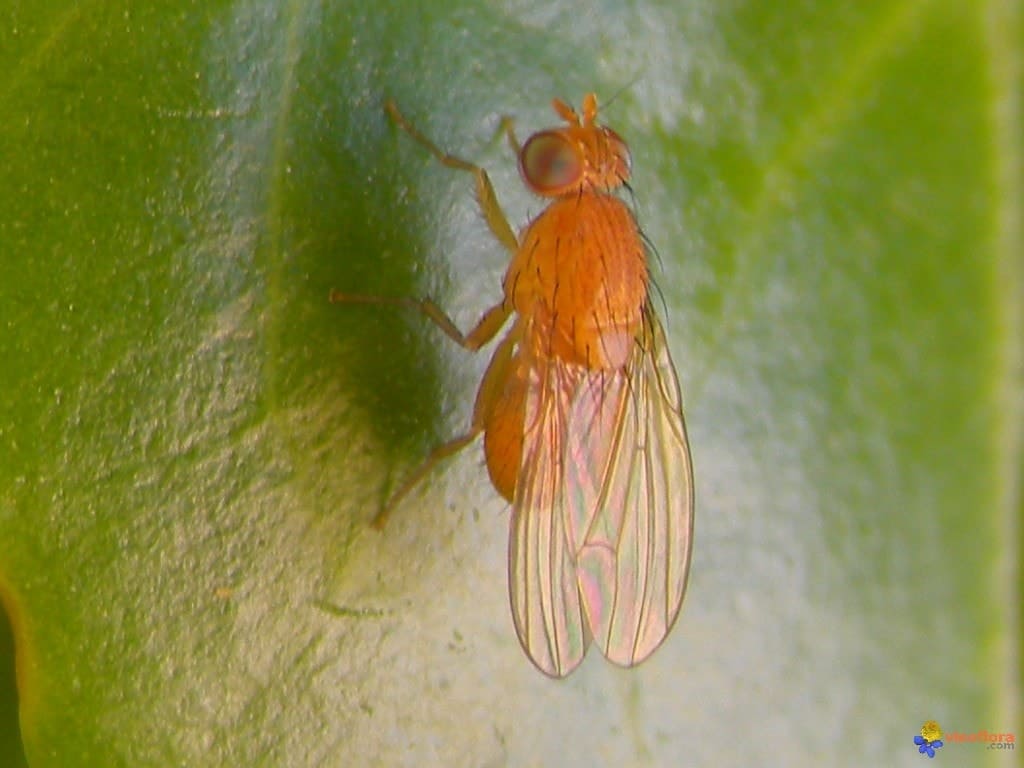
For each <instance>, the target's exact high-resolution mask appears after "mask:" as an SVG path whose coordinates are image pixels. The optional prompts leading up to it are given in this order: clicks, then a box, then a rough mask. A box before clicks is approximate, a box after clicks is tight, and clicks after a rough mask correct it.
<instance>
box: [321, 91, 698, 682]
mask: <svg viewBox="0 0 1024 768" xmlns="http://www.w3.org/2000/svg"><path fill="white" fill-rule="evenodd" d="M553 106H554V109H555V111H556V112H557V113H558V115H559V116H560V117H561V118H562V119H563V120H564V121H565V123H566V125H564V126H561V127H558V128H552V129H549V130H544V131H541V132H539V133H536V134H534V135H533V136H531V137H530V138H529V140H528V141H527V142H526V143H525V144H524V145H522V147H520V146H519V144H518V143H517V142H516V139H515V136H514V133H513V131H512V128H511V125H510V124H509V125H507V126H506V132H507V135H508V139H509V143H510V144H511V145H512V147H513V148H514V149H515V150H516V152H517V154H518V156H519V170H520V173H521V175H522V178H523V181H524V182H525V183H526V185H527V186H528V187H529V188H530V189H531V190H532V191H533V192H534V193H536V194H537V195H540V196H542V197H545V198H549V199H550V203H549V205H548V206H547V208H545V209H544V210H543V211H542V212H541V213H540V215H538V216H537V217H536V218H535V219H534V220H533V221H531V222H530V223H529V224H528V225H527V226H526V228H525V229H524V230H523V232H522V233H521V234H520V235H519V236H518V237H517V236H516V235H515V233H514V232H513V230H512V228H511V227H510V226H509V224H508V221H507V219H506V218H505V215H504V213H503V212H502V210H501V206H500V205H499V204H498V201H497V197H496V196H495V194H494V189H493V187H492V186H491V182H490V180H489V178H488V176H487V173H486V172H485V171H484V170H483V169H482V168H480V167H479V166H477V165H474V164H473V163H470V162H467V161H465V160H462V159H460V158H458V157H455V156H453V155H448V154H445V153H444V152H443V151H442V150H441V149H439V148H438V147H437V146H436V145H435V144H433V143H432V142H431V141H430V140H429V139H427V138H426V137H425V136H424V135H423V134H421V133H420V132H419V131H418V130H416V128H415V127H413V126H412V125H411V124H410V123H409V122H408V121H407V120H406V119H405V117H403V116H402V114H401V113H400V112H399V111H398V108H397V107H396V106H395V104H394V102H391V101H388V103H387V105H386V108H387V111H388V113H389V114H390V116H391V117H392V119H393V120H394V121H395V122H396V123H397V124H398V125H399V126H400V127H401V128H402V129H403V130H405V131H406V132H407V133H408V134H409V135H410V136H412V138H413V139H415V140H416V141H417V142H419V143H420V144H421V145H423V146H424V147H425V148H426V149H427V150H429V151H430V152H431V153H432V154H433V155H434V156H435V157H437V159H438V160H439V161H440V162H442V163H443V164H445V165H446V166H449V167H452V168H457V169H460V170H465V171H469V172H471V173H472V174H473V175H474V176H475V179H476V193H477V199H478V201H479V203H480V207H481V209H482V211H483V214H484V217H485V219H486V221H487V224H488V226H489V228H490V229H491V231H492V232H493V233H494V235H495V237H497V239H498V240H499V241H500V242H501V243H502V244H503V245H504V246H505V247H506V248H507V249H508V250H509V252H510V253H511V254H512V262H511V265H510V266H509V268H508V271H507V272H506V274H505V278H504V281H503V284H502V288H503V297H502V300H501V302H500V303H499V304H497V305H496V306H494V307H492V308H491V309H489V310H487V311H486V312H485V313H484V314H483V317H482V318H481V319H480V321H479V322H478V323H477V325H476V326H475V327H474V328H473V329H472V330H471V331H470V332H469V333H468V334H465V335H463V334H462V333H461V332H460V331H459V329H458V328H457V327H456V326H455V324H454V323H453V322H452V321H451V320H450V319H449V318H448V317H447V315H445V314H444V312H442V311H441V309H440V308H439V307H438V306H437V305H436V304H434V303H433V302H432V301H430V300H428V299H424V300H421V301H415V300H411V299H381V298H371V297H362V296H351V295H343V294H338V293H334V294H332V299H333V300H335V301H344V302H353V301H354V302H364V303H392V304H402V305H407V306H412V307H414V308H416V309H418V310H420V311H422V312H423V313H424V314H425V315H426V316H427V317H428V318H429V319H430V320H432V321H433V322H434V323H436V324H437V325H438V326H439V327H440V328H441V330H443V331H444V332H445V333H446V334H447V335H448V336H450V337H451V338H452V339H454V340H455V341H456V342H458V343H459V344H460V345H462V346H463V347H465V348H466V349H469V350H472V351H476V350H478V349H480V347H482V346H483V345H485V344H487V343H488V342H489V341H491V340H492V339H493V338H494V337H495V335H496V334H497V333H498V331H499V330H501V328H502V327H503V326H504V325H505V324H506V322H507V321H508V319H509V318H510V316H511V317H513V321H512V327H511V329H510V330H509V332H508V333H507V334H506V335H505V337H504V339H503V340H502V341H501V342H499V344H498V346H497V348H496V350H495V352H494V355H493V357H492V359H491V362H490V365H489V366H488V368H487V372H486V373H485V374H484V377H483V380H482V382H481V384H480V389H479V391H478V392H477V396H476V404H475V406H474V409H473V420H472V425H471V427H470V429H469V431H468V432H467V433H466V434H464V435H462V436H460V437H458V438H456V439H454V440H452V441H450V442H448V443H445V444H444V445H442V446H440V447H439V448H437V449H436V450H435V451H434V452H433V453H431V455H430V457H428V459H427V460H426V461H425V462H424V463H423V464H422V465H421V467H420V468H419V470H417V471H416V472H415V473H413V475H412V476H411V477H409V478H408V480H407V481H406V482H405V483H404V484H403V485H402V486H401V487H400V488H399V489H398V490H397V491H396V492H395V493H394V494H393V495H392V497H391V499H390V500H389V501H388V502H387V504H386V505H385V507H384V509H383V510H382V512H381V514H380V515H379V516H378V518H377V520H376V523H377V524H378V525H380V524H383V521H384V518H385V516H386V514H387V513H388V511H389V510H391V509H392V508H393V507H394V506H395V505H396V504H397V503H398V502H399V501H400V500H401V499H402V498H403V497H404V496H405V494H406V493H408V492H409V491H410V490H411V489H412V488H413V487H414V486H415V484H416V483H417V482H418V481H419V480H420V479H422V478H423V477H424V475H426V473H427V472H429V471H430V469H431V468H432V467H433V466H434V465H436V464H437V462H438V461H440V460H441V459H443V458H444V457H446V456H450V455H451V454H453V453H455V452H456V451H458V450H459V449H460V448H462V447H464V446H465V445H467V444H468V443H469V442H471V441H472V440H473V439H474V438H475V437H477V435H479V434H480V433H481V432H483V434H484V454H485V456H486V460H487V470H488V473H489V474H490V477H491V481H492V482H493V484H494V487H495V488H496V489H497V490H498V492H499V493H500V494H501V495H502V496H504V497H505V498H506V499H507V500H508V501H510V502H511V504H512V517H511V536H510V542H509V553H508V570H509V574H508V578H509V596H510V599H511V604H512V617H513V620H514V622H515V627H516V633H517V634H518V636H519V641H520V643H521V644H522V646H523V650H525V651H526V654H527V656H529V658H530V660H531V661H532V662H533V663H534V664H535V665H536V666H537V668H538V669H540V670H541V671H542V672H544V673H545V674H547V675H550V676H552V677H564V676H565V675H568V674H569V673H570V672H572V671H573V670H574V669H575V668H576V666H577V665H578V664H579V663H580V662H581V661H582V660H583V656H584V654H585V653H586V651H587V648H588V646H589V645H590V643H591V642H592V641H593V642H595V643H596V644H597V646H598V648H600V650H601V653H603V654H604V655H605V657H607V658H608V659H609V660H610V661H612V662H614V663H615V664H619V665H621V666H625V667H629V666H633V665H634V664H638V663H640V662H641V661H643V660H644V659H646V658H647V657H648V656H649V655H650V654H651V653H653V652H654V650H655V649H657V647H658V646H659V645H661V643H662V641H663V640H664V639H665V637H666V635H667V634H668V632H669V630H670V629H671V628H672V625H673V623H674V622H675V619H676V617H677V615H678V614H679V608H680V606H681V605H682V601H683V594H684V592H685V589H686V578H687V573H688V571H689V565H690V548H691V543H692V540H693V473H692V466H691V462H690V451H689V447H688V445H687V439H686V428H685V425H684V421H683V412H682V402H681V398H680V394H679V384H678V381H677V379H676V373H675V370H674V368H673V365H672V360H671V358H670V356H669V352H668V346H667V344H666V341H665V336H664V332H663V331H662V328H661V324H660V323H659V322H658V319H657V317H656V316H655V313H654V309H653V306H652V304H651V301H650V294H649V287H650V282H649V276H648V267H647V252H646V249H645V247H644V242H643V239H642V237H641V234H640V230H639V228H638V226H637V223H636V220H635V218H634V216H633V214H632V212H631V210H630V209H629V207H628V206H627V205H626V204H625V203H624V202H623V201H622V200H620V199H619V198H618V197H617V196H616V195H615V191H616V190H617V189H618V188H620V187H622V186H624V185H625V184H626V183H627V181H628V180H629V176H630V155H629V148H628V147H627V146H626V143H625V141H623V139H622V138H621V137H620V136H619V135H618V134H617V133H616V132H615V131H613V130H612V129H610V128H607V127H605V126H603V125H600V124H598V123H597V122H596V118H597V98H596V97H595V96H594V94H588V95H587V96H586V97H585V98H584V100H583V115H582V119H581V118H580V116H579V115H578V114H577V113H576V112H575V111H574V110H573V109H572V108H571V107H570V106H569V105H567V104H565V103H564V102H562V101H560V100H558V99H556V100H555V101H554V102H553Z"/></svg>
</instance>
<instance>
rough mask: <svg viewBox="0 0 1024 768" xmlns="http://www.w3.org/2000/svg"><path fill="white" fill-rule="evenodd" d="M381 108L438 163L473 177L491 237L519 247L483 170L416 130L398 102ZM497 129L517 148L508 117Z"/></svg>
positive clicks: (510, 247)
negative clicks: (447, 150)
mask: <svg viewBox="0 0 1024 768" xmlns="http://www.w3.org/2000/svg"><path fill="white" fill-rule="evenodd" d="M384 109H385V110H386V111H387V113H388V115H389V116H390V117H391V119H392V120H394V121H395V123H396V124H397V125H398V127H400V128H401V129H402V130H403V131H405V132H406V133H408V134H409V135H410V136H411V137H412V138H413V139H415V141H416V142H417V143H419V144H420V145H421V146H423V147H424V148H425V149H426V150H427V151H428V152H430V154H432V155H433V156H434V157H436V158H437V159H438V161H439V162H440V163H441V164H442V165H444V166H446V167H448V168H455V169H457V170H460V171H468V172H469V173H472V174H473V176H474V177H475V179H476V199H477V202H478V203H479V205H480V210H481V211H482V212H483V214H484V219H485V220H486V221H487V226H488V227H489V228H490V230H491V232H493V233H494V236H495V237H496V238H498V241H499V242H500V243H501V244H502V245H504V246H505V248H506V249H508V251H509V253H515V252H516V250H517V249H518V248H519V240H518V238H516V234H515V232H513V231H512V227H511V226H510V225H509V223H508V219H507V218H506V217H505V213H504V211H502V210H501V204H500V203H499V202H498V196H497V195H496V194H495V193H494V187H493V186H492V185H491V179H490V178H489V177H488V175H487V171H485V170H484V169H483V168H481V167H480V166H479V165H477V164H476V163H471V162H469V161H468V160H463V159H462V158H461V157H457V156H455V155H450V154H448V153H447V152H445V151H444V150H442V149H441V148H440V147H439V146H437V145H436V144H435V143H434V142H432V141H431V140H430V139H428V138H427V137H426V136H424V135H423V134H422V133H420V132H419V130H418V129H417V128H416V126H414V125H413V124H412V123H410V122H409V121H408V120H406V119H405V115H403V114H402V113H401V112H400V111H399V109H398V105H397V104H395V102H394V101H393V100H392V99H388V100H387V101H386V102H385V103H384ZM499 130H501V131H504V132H505V133H506V134H507V136H508V141H509V144H510V145H511V146H512V147H513V148H518V146H519V142H518V141H516V137H515V133H514V132H513V130H512V120H511V118H508V117H506V118H504V119H503V120H502V122H501V126H500V128H499ZM517 151H518V150H517Z"/></svg>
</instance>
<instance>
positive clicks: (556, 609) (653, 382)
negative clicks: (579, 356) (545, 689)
mask: <svg viewBox="0 0 1024 768" xmlns="http://www.w3.org/2000/svg"><path fill="white" fill-rule="evenodd" d="M531 376H532V377H535V380H532V381H531V382H530V384H531V386H530V388H529V394H528V396H527V402H526V421H525V430H524V444H523V458H522V469H521V472H520V477H519V482H518V486H517V489H516V496H515V500H514V503H513V514H512V536H511V544H510V551H509V586H510V593H511V598H512V612H513V617H514V619H515V623H516V630H517V632H518V634H519V639H520V642H521V643H522V645H523V648H524V649H525V650H526V653H527V654H528V655H529V656H530V658H531V659H532V660H533V662H534V664H536V665H537V666H538V667H539V668H540V669H541V670H542V671H544V672H546V673H547V674H549V675H553V676H556V677H561V676H564V675H566V674H568V673H569V672H571V671H572V670H573V669H574V668H575V667H576V666H577V665H578V664H579V662H580V661H581V660H582V658H583V655H584V653H585V652H586V648H587V645H588V644H589V642H590V640H591V639H593V640H594V641H596V643H597V645H598V647H599V648H600V649H601V651H602V653H603V654H604V655H605V656H606V657H607V658H608V659H609V660H611V661H612V662H614V663H616V664H620V665H623V666H631V665H633V664H637V663H639V662H640V661H643V660H644V659H645V658H647V657H648V656H649V655H650V654H651V653H653V652H654V650H655V649H656V648H657V647H658V646H659V645H660V644H661V642H662V641H663V640H664V639H665V636H666V635H667V634H668V632H669V630H670V629H671V627H672V624H673V623H674V621H675V619H676V616H677V615H678V613H679V607H680V605H681V604H682V600H683V594H684V592H685V589H686V577H687V572H688V570H689V562H690V547H691V542H692V538H693V536H692V534H693V476H692V468H691V463H690V453H689V448H688V446H687V440H686V429H685V426H684V423H683V415H682V408H681V401H680V396H679V385H678V382H677V380H676V375H675V370H674V368H673V366H672V361H671V358H670V357H669V353H668V349H667V346H666V344H665V338H664V334H663V332H662V329H661V326H660V324H659V323H658V321H657V318H655V317H654V315H653V313H652V312H650V311H649V310H648V312H647V313H646V314H645V320H644V325H643V329H642V332H641V334H640V335H639V337H638V338H637V340H636V344H635V345H634V349H633V353H632V355H631V357H630V361H629V363H628V364H627V366H626V367H625V368H624V369H621V370H603V371H594V370H589V369H585V368H581V367H579V366H571V365H566V364H564V363H560V362H558V361H545V362H543V363H541V364H539V365H537V366H535V367H534V369H533V370H532V371H531Z"/></svg>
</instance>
